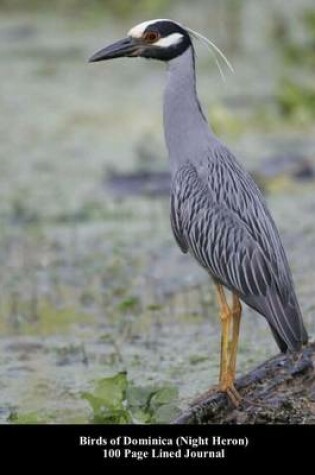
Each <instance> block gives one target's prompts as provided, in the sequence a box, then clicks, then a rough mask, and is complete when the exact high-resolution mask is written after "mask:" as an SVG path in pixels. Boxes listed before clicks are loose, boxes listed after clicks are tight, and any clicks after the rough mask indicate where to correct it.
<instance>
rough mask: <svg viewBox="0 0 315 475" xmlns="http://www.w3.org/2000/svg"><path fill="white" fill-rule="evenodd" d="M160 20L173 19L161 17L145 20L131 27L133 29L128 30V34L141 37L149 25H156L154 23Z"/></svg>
mask: <svg viewBox="0 0 315 475" xmlns="http://www.w3.org/2000/svg"><path fill="white" fill-rule="evenodd" d="M159 21H171V20H166V19H163V18H161V19H157V20H149V21H144V22H143V23H139V25H136V26H134V27H133V28H131V30H129V31H128V36H132V37H133V38H141V37H142V35H143V33H144V32H145V30H146V29H147V27H148V26H150V25H154V23H157V22H159Z"/></svg>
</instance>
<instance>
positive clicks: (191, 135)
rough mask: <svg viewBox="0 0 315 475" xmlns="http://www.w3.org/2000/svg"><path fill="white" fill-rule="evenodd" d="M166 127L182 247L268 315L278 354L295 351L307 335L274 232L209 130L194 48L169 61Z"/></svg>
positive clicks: (253, 191) (256, 193) (252, 187)
mask: <svg viewBox="0 0 315 475" xmlns="http://www.w3.org/2000/svg"><path fill="white" fill-rule="evenodd" d="M164 128H165V138H166V143H167V147H168V151H169V156H170V160H171V172H172V185H171V224H172V229H173V233H174V235H175V238H176V241H177V243H178V245H179V246H180V248H181V250H182V251H183V252H184V253H187V252H189V253H190V254H191V255H192V256H193V257H194V258H195V259H196V260H197V261H198V262H199V264H200V265H201V266H202V267H204V269H205V270H206V271H207V272H208V273H209V274H210V275H211V276H212V278H213V279H214V280H215V281H217V282H218V283H221V284H223V285H224V286H225V287H227V288H228V289H229V290H231V291H234V292H236V293H237V294H238V295H239V297H240V298H241V300H243V301H244V302H245V303H246V304H247V305H249V306H250V307H252V308H253V309H255V310H256V311H257V312H259V313H260V314H261V315H263V316H264V317H265V318H266V319H267V321H268V323H269V325H270V327H271V330H272V333H273V335H274V337H275V339H276V342H277V344H278V346H279V348H280V350H281V351H286V350H287V349H289V350H291V351H294V350H298V349H299V348H300V347H301V345H302V344H303V343H306V342H307V333H306V330H305V328H304V325H303V320H302V316H301V311H300V307H299V304H298V301H297V298H296V295H295V291H294V285H293V281H292V277H291V272H290V268H289V264H288V261H287V258H286V255H285V252H284V249H283V246H282V243H281V239H280V237H279V233H278V230H277V228H276V225H275V223H274V221H273V219H272V217H271V215H270V212H269V211H268V208H267V206H266V203H265V199H264V197H263V196H262V194H261V192H260V190H259V189H258V187H257V185H256V184H255V183H254V181H253V180H252V178H251V177H250V175H249V174H248V173H247V172H246V171H245V170H244V169H243V168H242V167H241V166H240V165H239V164H238V162H237V161H236V159H235V158H234V156H233V155H232V153H231V152H230V151H229V150H228V149H227V148H226V147H225V146H224V145H222V144H221V143H220V142H219V140H218V139H217V138H216V137H215V136H214V134H213V133H212V131H211V130H210V129H209V126H208V124H207V122H206V120H205V117H204V115H203V113H202V111H201V107H200V104H199V101H198V98H197V94H196V85H195V66H194V51H193V48H192V47H190V48H188V49H187V50H186V51H185V52H184V53H183V54H182V55H180V56H178V57H176V58H175V59H173V60H171V61H169V62H168V80H167V86H166V90H165V97H164Z"/></svg>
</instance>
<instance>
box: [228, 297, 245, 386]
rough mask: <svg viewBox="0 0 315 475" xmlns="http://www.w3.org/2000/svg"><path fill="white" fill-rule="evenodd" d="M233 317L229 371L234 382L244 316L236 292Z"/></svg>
mask: <svg viewBox="0 0 315 475" xmlns="http://www.w3.org/2000/svg"><path fill="white" fill-rule="evenodd" d="M232 315H233V330H232V341H231V349H230V361H229V370H230V373H231V375H232V378H233V381H234V379H235V371H236V358H237V349H238V338H239V334H240V324H241V316H242V305H241V302H240V299H239V298H238V295H237V294H235V293H234V292H233V306H232Z"/></svg>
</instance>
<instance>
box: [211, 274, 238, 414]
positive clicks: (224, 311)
mask: <svg viewBox="0 0 315 475" xmlns="http://www.w3.org/2000/svg"><path fill="white" fill-rule="evenodd" d="M216 292H217V299H218V303H219V307H220V319H221V358H220V383H219V385H220V390H221V391H224V392H226V393H227V395H228V396H229V398H230V400H231V401H232V403H233V404H234V405H235V406H238V405H239V402H240V399H241V397H240V395H239V393H238V392H237V390H236V389H235V387H234V374H233V371H232V368H231V354H232V355H234V356H233V360H232V364H233V365H234V366H235V364H236V352H237V339H236V338H235V335H236V333H237V334H238V332H237V325H236V326H234V322H233V339H232V342H230V341H229V338H230V329H231V322H232V321H233V316H234V315H233V311H231V310H230V308H229V306H228V303H227V301H226V297H225V293H224V289H223V286H222V285H220V284H217V283H216ZM233 303H234V301H233ZM233 309H234V306H233ZM235 323H237V322H235ZM238 327H239V325H238ZM234 341H236V344H234ZM234 373H235V371H234Z"/></svg>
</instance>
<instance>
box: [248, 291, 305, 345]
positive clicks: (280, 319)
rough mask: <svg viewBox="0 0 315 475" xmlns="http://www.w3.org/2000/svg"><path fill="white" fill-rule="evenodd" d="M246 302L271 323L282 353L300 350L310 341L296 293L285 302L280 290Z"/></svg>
mask: <svg viewBox="0 0 315 475" xmlns="http://www.w3.org/2000/svg"><path fill="white" fill-rule="evenodd" d="M246 303H248V305H250V306H251V307H253V308H254V309H255V310H257V311H258V312H259V313H260V314H261V315H263V316H264V317H265V318H266V320H267V321H268V323H269V326H270V328H271V331H272V334H273V336H274V338H275V340H276V343H277V345H278V347H279V349H280V351H281V352H282V353H285V352H286V351H287V350H289V351H298V350H300V349H301V347H302V345H304V344H306V343H307V341H308V335H307V331H306V329H305V326H304V323H303V319H302V314H301V310H300V307H299V304H298V302H297V299H296V297H295V295H294V296H293V298H292V295H291V301H290V302H287V303H283V302H282V300H281V298H280V296H279V294H278V292H277V291H274V292H270V293H268V294H267V295H266V296H265V297H258V298H257V297H256V298H250V299H249V300H248V301H247V302H246Z"/></svg>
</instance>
